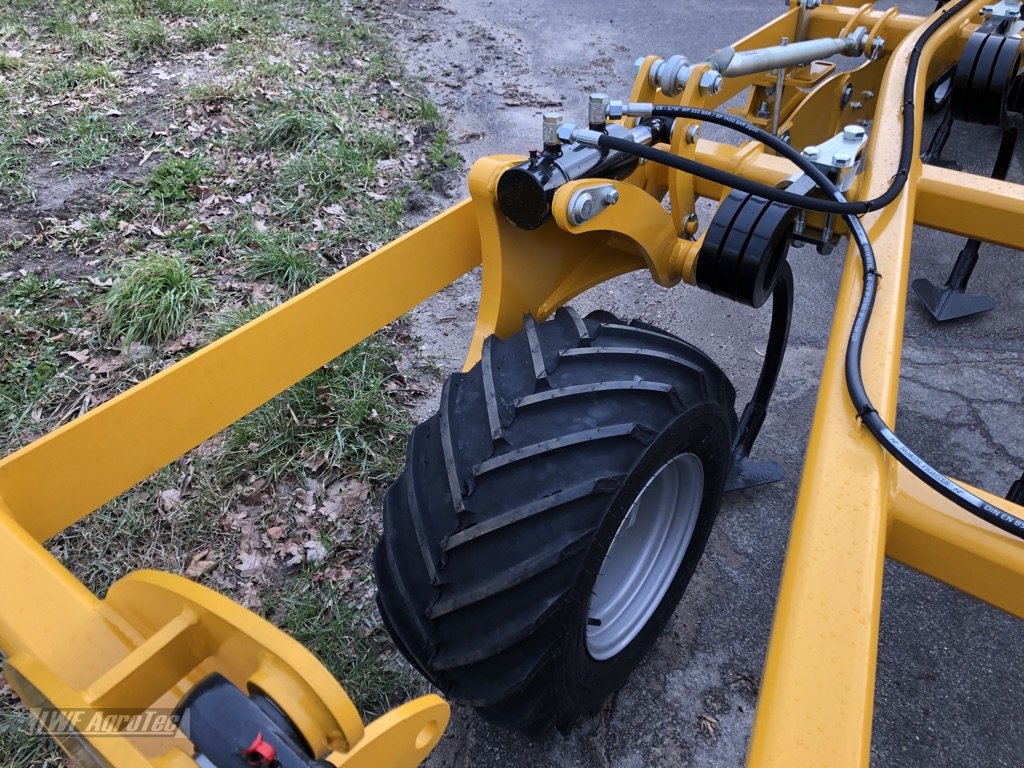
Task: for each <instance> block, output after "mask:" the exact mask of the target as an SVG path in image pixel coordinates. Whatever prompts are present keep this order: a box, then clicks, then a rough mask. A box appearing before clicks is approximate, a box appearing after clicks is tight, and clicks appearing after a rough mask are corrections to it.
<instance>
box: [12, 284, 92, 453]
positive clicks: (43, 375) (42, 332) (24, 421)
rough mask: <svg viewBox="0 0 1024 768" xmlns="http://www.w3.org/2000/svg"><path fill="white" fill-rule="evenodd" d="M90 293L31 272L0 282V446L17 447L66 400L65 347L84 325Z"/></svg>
mask: <svg viewBox="0 0 1024 768" xmlns="http://www.w3.org/2000/svg"><path fill="white" fill-rule="evenodd" d="M88 301H89V296H88V294H87V293H86V291H85V289H84V288H82V287H75V286H72V285H69V284H68V283H66V282H65V281H63V280H60V279H55V278H47V277H41V276H39V275H35V274H29V275H26V276H24V277H21V278H19V279H18V280H13V281H11V282H9V283H6V284H3V283H0V316H2V317H3V323H2V324H0V445H4V446H14V445H17V444H18V443H19V442H20V439H19V438H20V436H21V434H22V433H23V432H24V431H25V430H26V429H29V428H31V427H32V426H34V425H36V424H40V425H41V426H44V427H45V426H49V424H48V422H47V420H46V419H45V418H44V416H43V414H45V413H47V412H50V411H52V410H54V409H57V408H59V406H60V404H61V403H62V402H64V401H65V400H66V398H65V397H64V393H63V392H62V391H61V390H62V388H66V387H69V385H71V384H73V382H70V381H68V380H67V379H66V378H64V376H63V369H64V367H65V366H64V364H63V361H62V356H61V352H62V351H63V348H62V346H60V345H59V344H58V343H55V342H52V341H49V340H50V339H54V338H60V337H67V335H68V334H69V332H70V331H71V330H73V329H77V328H79V327H80V325H81V323H82V316H83V315H84V313H85V309H84V306H85V305H86V304H87V303H88ZM64 360H67V358H64Z"/></svg>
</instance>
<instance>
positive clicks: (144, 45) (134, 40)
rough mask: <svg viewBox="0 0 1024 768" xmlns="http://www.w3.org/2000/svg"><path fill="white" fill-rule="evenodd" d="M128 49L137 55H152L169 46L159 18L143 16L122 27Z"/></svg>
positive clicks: (164, 50)
mask: <svg viewBox="0 0 1024 768" xmlns="http://www.w3.org/2000/svg"><path fill="white" fill-rule="evenodd" d="M124 35H125V42H126V44H127V46H128V50H129V51H131V52H132V53H134V54H136V55H137V56H154V55H156V54H158V53H164V52H166V51H168V50H170V48H171V40H170V37H168V35H167V30H166V29H164V25H163V24H162V23H160V20H159V19H153V18H144V19H138V20H136V21H133V22H130V23H129V24H127V25H125V27H124Z"/></svg>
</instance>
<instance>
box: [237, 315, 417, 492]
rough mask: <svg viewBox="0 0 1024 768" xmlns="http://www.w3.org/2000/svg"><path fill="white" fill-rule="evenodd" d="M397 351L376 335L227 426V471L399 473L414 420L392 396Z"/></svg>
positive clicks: (277, 475) (281, 474)
mask: <svg viewBox="0 0 1024 768" xmlns="http://www.w3.org/2000/svg"><path fill="white" fill-rule="evenodd" d="M397 357H398V354H397V351H396V350H395V348H394V346H393V345H392V344H391V343H390V342H389V341H388V339H387V337H386V336H383V335H381V334H377V335H376V336H371V337H370V338H369V339H366V340H365V341H363V342H361V343H360V344H357V345H356V346H355V347H353V348H352V349H351V350H349V351H348V352H346V353H345V354H343V355H341V356H340V357H337V358H335V359H334V360H332V361H331V362H330V363H328V364H327V365H325V366H323V367H322V368H319V369H317V370H316V371H314V372H313V373H312V374H311V375H310V376H308V377H306V378H305V379H303V380H302V381H300V382H299V383H298V384H296V385H295V386H293V387H292V388H291V389H289V390H288V391H287V392H285V393H284V394H282V395H279V396H278V397H276V398H275V399H273V400H271V401H270V402H269V403H267V404H266V405H264V406H262V407H261V408H259V409H257V410H256V411H254V412H253V413H251V414H249V415H248V416H246V417H245V418H243V419H242V420H241V421H238V422H236V423H235V424H233V425H232V426H231V427H229V428H228V430H227V433H226V440H225V444H224V460H223V461H224V463H223V465H222V471H224V472H226V473H227V475H228V476H230V477H237V476H239V475H241V474H242V473H244V472H246V471H251V470H252V469H253V468H254V467H259V468H260V470H261V471H262V473H264V475H265V476H270V477H274V478H280V477H284V476H285V475H288V474H290V473H303V472H305V471H308V468H309V467H318V468H319V467H324V466H329V467H351V468H357V469H358V470H359V472H360V473H361V475H363V476H366V477H369V478H372V479H378V480H379V479H384V478H389V477H392V476H393V475H394V474H397V472H398V471H399V469H400V467H401V457H402V454H403V453H404V450H405V435H406V434H407V433H408V431H409V417H408V415H407V414H406V412H405V411H404V409H402V408H401V406H400V405H399V404H398V403H397V402H396V400H395V398H394V397H392V396H390V392H389V390H390V387H389V383H390V382H391V381H392V380H393V379H394V377H395V373H396V371H395V363H396V361H397Z"/></svg>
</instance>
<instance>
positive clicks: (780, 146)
mask: <svg viewBox="0 0 1024 768" xmlns="http://www.w3.org/2000/svg"><path fill="white" fill-rule="evenodd" d="M969 2H970V0H960V2H957V3H956V4H955V5H953V6H952V7H951V8H948V9H946V10H945V11H943V12H942V14H941V15H940V16H939V17H938V18H937V19H936V20H935V21H933V22H932V23H931V24H930V25H929V26H928V28H927V29H926V30H925V32H924V33H923V34H922V36H921V38H920V39H919V40H918V42H917V44H916V45H915V46H914V49H913V50H912V52H911V55H910V60H909V62H908V69H907V79H906V81H905V83H904V105H903V110H904V111H903V141H902V147H901V152H900V162H899V168H898V170H897V172H896V175H895V176H894V178H893V181H892V183H891V184H890V186H889V188H888V189H887V190H886V191H885V192H883V193H882V194H881V195H879V196H878V197H876V198H873V199H871V200H867V201H863V202H860V203H851V202H849V201H847V200H846V198H845V197H844V195H843V193H842V192H841V191H840V190H839V188H838V187H836V185H835V184H834V183H833V182H832V181H831V179H829V178H828V176H826V175H825V174H824V173H823V172H822V171H821V170H820V169H819V168H818V167H817V166H816V165H814V163H812V162H811V161H810V160H809V159H808V158H806V157H804V156H803V155H801V154H800V153H799V152H798V151H797V150H795V149H794V148H793V147H791V146H789V145H788V144H786V143H785V142H784V141H782V140H781V139H779V138H777V137H776V136H774V135H772V134H771V133H768V132H767V131H764V130H762V129H760V128H758V127H757V126H754V125H751V124H750V123H747V122H746V121H743V120H740V119H739V118H736V117H733V116H732V115H725V114H722V113H719V112H712V111H710V110H705V109H698V108H695V107H675V106H657V107H654V108H653V109H652V111H651V115H652V116H653V117H684V118H689V119H697V120H703V121H705V122H710V123H715V124H717V125H721V126H724V127H727V128H731V129H733V130H736V131H738V132H740V133H742V134H744V135H746V136H749V137H750V138H752V139H755V140H757V141H760V142H762V143H764V144H765V145H766V146H768V147H771V148H772V149H774V150H775V151H776V152H778V153H779V154H780V155H783V156H785V157H787V158H789V159H790V160H791V161H792V162H793V163H794V164H795V165H796V166H797V167H798V168H799V169H800V170H801V171H803V172H804V173H806V174H807V175H808V176H809V177H810V178H811V179H812V180H813V181H814V182H815V184H817V185H818V187H819V188H820V189H821V190H822V191H823V192H824V193H826V194H827V195H829V196H830V197H831V198H832V199H831V200H819V199H816V198H812V197H807V196H805V195H796V194H791V193H786V192H785V190H780V189H776V188H775V187H769V186H767V185H764V184H759V183H757V182H753V181H750V180H748V179H744V178H743V177H740V176H736V175H735V174H731V173H727V172H725V171H721V170H719V169H717V168H711V167H709V166H705V165H703V164H701V163H697V162H696V161H693V160H689V159H688V158H682V157H678V156H676V155H673V154H671V153H669V152H664V151H662V150H658V149H655V148H652V147H647V146H640V145H635V144H633V143H632V142H629V141H622V140H619V139H615V138H613V137H609V136H607V135H602V136H601V137H600V138H599V139H598V142H597V143H598V146H602V147H607V148H608V149H613V150H618V151H622V152H631V153H633V154H635V155H636V156H637V157H641V158H646V159H647V160H650V161H653V162H658V163H662V164H664V165H667V166H669V167H671V168H675V169H676V170H680V171H683V172H684V173H690V174H693V175H696V176H700V177H702V178H705V179H708V180H710V181H714V182H716V183H719V184H723V185H726V186H730V187H733V188H735V189H739V190H742V191H744V192H749V193H751V194H755V195H760V196H762V197H764V198H766V199H769V200H774V201H777V202H780V203H783V204H786V205H791V206H794V207H799V208H804V209H806V210H814V211H822V212H824V213H839V214H842V216H843V219H844V220H845V221H846V224H847V226H848V228H849V231H850V237H851V239H852V240H853V241H854V243H855V244H856V246H857V250H858V251H859V252H860V256H861V264H862V267H863V287H862V291H861V299H860V303H859V305H858V307H857V312H856V314H855V315H854V320H853V326H852V327H851V329H850V336H849V340H848V341H847V346H846V360H845V375H846V388H847V390H848V392H849V395H850V400H851V401H852V402H853V405H854V408H855V409H856V412H857V415H858V417H859V418H860V419H861V422H862V423H863V424H864V426H865V427H867V429H868V430H869V431H870V432H871V434H872V435H873V436H874V437H875V439H876V440H877V441H878V442H879V444H880V445H881V446H882V447H883V448H884V449H885V450H886V451H888V452H889V453H890V454H891V455H892V456H893V457H894V458H895V459H896V460H897V461H899V462H900V463H901V464H902V465H903V466H904V467H906V468H907V469H908V470H909V471H910V472H911V473H912V474H914V475H915V476H916V477H918V478H920V479H921V480H922V481H923V482H924V483H925V484H926V485H928V486H929V487H930V488H932V489H933V490H935V491H937V492H938V493H939V494H941V495H942V496H943V497H945V498H947V499H949V500H950V501H952V502H953V503H955V504H956V505H958V506H959V507H961V508H962V509H964V510H966V511H967V512H970V513H971V514H973V515H975V516H977V517H979V518H981V519H982V520H985V521H986V522H988V523H990V524H992V525H994V526H996V527H997V528H1000V529H1001V530H1003V531H1006V532H1007V533H1010V534H1012V535H1013V536H1016V537H1018V538H1021V539H1024V520H1022V519H1021V518H1019V517H1017V516H1015V515H1012V514H1010V513H1009V512H1007V511H1006V510H1003V509H1000V508H999V507H996V506H994V505H992V504H989V503H988V502H987V501H985V500H984V499H982V498H980V497H979V496H977V495H976V494H974V493H971V492H970V491H968V490H967V489H966V488H964V487H963V486H961V485H959V484H958V483H957V482H955V481H954V480H952V479H950V478H948V477H946V476H945V475H943V474H942V473H941V472H939V471H938V470H937V469H935V468H934V467H932V466H931V465H930V464H928V463H927V462H926V461H925V460H924V459H922V458H921V457H920V456H918V455H917V454H916V453H914V451H912V450H911V449H910V448H909V447H908V446H907V445H906V443H904V442H903V441H902V440H900V439H899V437H897V436H896V434H895V433H894V432H893V431H892V430H891V429H890V428H889V426H888V425H887V424H886V423H885V420H884V419H883V418H882V417H881V416H880V415H879V413H878V411H877V410H876V409H875V407H874V405H872V403H871V399H870V397H869V396H868V394H867V391H866V389H865V386H864V378H863V375H862V372H861V356H862V352H863V349H864V338H865V335H866V332H867V327H868V323H869V322H870V319H871V312H872V309H873V308H874V303H875V296H876V294H877V291H878V281H879V279H880V277H881V276H880V275H879V273H878V270H877V263H876V261H875V254H874V250H873V249H872V247H871V242H870V240H869V239H868V235H867V232H866V231H865V230H864V225H863V224H862V223H861V221H860V219H859V218H857V216H856V215H855V214H858V213H866V212H868V211H871V210H876V209H878V208H882V207H885V206H886V205H889V204H890V203H891V202H893V201H894V200H895V199H896V198H897V197H898V196H899V194H900V192H901V191H902V190H903V187H904V185H905V184H906V181H907V177H908V175H909V171H910V164H911V162H912V161H913V158H914V155H915V153H916V148H915V142H914V131H913V130H912V129H911V130H907V126H908V125H909V126H913V125H914V120H915V118H914V108H915V107H914V90H915V88H916V79H917V69H918V61H919V59H920V56H921V51H922V49H923V45H924V44H925V43H926V42H927V41H928V39H929V38H930V37H931V36H932V35H933V34H935V32H936V31H937V30H938V29H939V28H940V27H941V26H942V25H943V24H944V23H945V21H946V20H947V19H948V18H949V17H950V16H951V15H953V14H954V13H956V12H957V11H959V10H961V9H962V8H963V7H965V6H966V5H967V4H968V3H969Z"/></svg>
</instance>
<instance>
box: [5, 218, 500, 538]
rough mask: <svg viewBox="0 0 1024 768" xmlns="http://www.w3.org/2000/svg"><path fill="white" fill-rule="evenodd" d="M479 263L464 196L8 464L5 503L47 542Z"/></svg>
mask: <svg viewBox="0 0 1024 768" xmlns="http://www.w3.org/2000/svg"><path fill="white" fill-rule="evenodd" d="M479 263H480V243H479V238H478V236H477V230H476V224H475V219H474V215H473V211H472V208H471V206H470V203H469V202H468V201H467V202H463V203H461V204H459V205H457V206H455V207H454V208H452V209H450V210H449V211H447V212H445V213H444V214H442V215H441V216H438V217H437V218H435V219H433V220H431V221H430V222H428V223H427V224H425V225H423V226H422V227H419V228H418V229H415V230H413V231H412V232H410V233H408V234H406V235H404V236H403V237H401V238H399V239H398V240H396V241H395V242H393V243H391V244H390V245H387V246H385V247H384V248H382V249H380V250H379V251H377V252H376V253H374V254H373V255H371V256H367V257H366V258H364V259H362V260H360V261H358V262H356V263H355V264H353V265H352V266H351V267H349V268H347V269H345V270H343V271H341V272H339V273H338V274H336V275H334V276H333V277H331V278H328V279H327V280H324V281H323V282H322V283H320V284H319V285H317V286H314V287H313V288H310V289H309V290H308V291H306V292H305V293H303V294H301V295H299V296H296V297H295V298H294V299H292V300H291V301H288V302H286V303H284V304H282V305H281V306H279V307H276V308H275V309H272V310H270V311H269V312H267V313H266V314H265V315H263V316H261V317H259V318H258V319H256V320H254V321H253V322H251V323H249V324H247V325H245V326H243V327H242V328H239V329H238V330H236V331H234V332H233V333H231V334H229V335H227V336H225V337H224V338H223V339H220V340H219V341H216V342H214V343H213V344H211V345H209V346H208V347H205V348H203V349H202V350H200V351H198V352H196V353H195V354H193V355H191V356H189V357H188V358H186V359H185V360H183V361H181V362H180V363H177V364H176V365H173V366H171V367H170V368H168V369H166V370H165V371H162V372H161V373H159V374H157V375H156V376H153V377H152V378H150V379H147V380H146V381H144V382H142V383H141V384H139V385H138V386H137V387H134V388H133V389H132V390H130V391H129V392H126V393H124V394H123V395H121V396H120V397H117V398H114V399H113V400H111V401H110V402H108V403H104V404H103V405H101V406H99V407H98V408H96V409H95V410H93V411H90V412H89V413H87V414H86V415H85V416H83V417H82V418H80V419H78V420H76V421H74V422H73V423H71V424H68V425H67V426H65V427H62V428H60V429H57V430H55V431H54V432H52V433H50V434H49V435H46V436H45V437H42V438H40V439H39V440H37V441H36V442H34V443H32V444H31V445H29V446H27V447H25V448H23V449H22V450H20V451H18V452H17V453H15V454H13V455H11V456H8V457H7V458H6V459H4V460H3V461H0V500H3V502H4V503H5V504H6V506H7V508H8V509H9V510H10V513H11V515H12V516H13V517H14V519H15V520H17V521H18V523H20V524H21V525H23V526H24V527H25V528H26V529H27V530H28V531H29V532H30V533H31V534H32V535H33V536H35V537H36V538H37V539H39V540H40V541H42V540H44V539H47V538H49V537H50V536H52V535H53V534H55V533H57V532H58V531H60V530H63V529H64V528H65V527H67V526H68V525H70V524H71V523H73V522H75V521H76V520H79V519H81V517H82V516H84V515H86V514H88V513H89V512H91V511H92V510H94V509H96V508H97V507H99V506H100V505H101V504H103V503H105V502H107V501H109V500H110V499H112V498H114V497H115V496H116V495H117V494H119V493H121V492H122V491H124V490H126V489H128V488H130V487H131V486H133V485H135V484H136V483H138V482H140V481H141V480H144V479H145V478H146V477H148V476H149V475H151V474H152V473H153V472H155V471H156V470H157V469H159V468H160V467H162V466H164V465H165V464H167V463H168V462H169V461H172V460H173V459H176V458H177V457H178V456H180V455H181V454H183V453H184V452H185V451H188V450H190V449H192V448H194V447H195V446H197V445H199V444H200V443H201V442H203V441H204V440H206V439H207V438H208V437H210V436H211V435H213V434H216V433H217V432H218V431H220V430H221V429H223V428H224V427H226V426H227V425H229V424H231V423H232V422H234V421H236V420H238V419H239V418H241V417H242V416H244V415H245V414H246V413H248V412H249V411H251V410H253V409H254V408H256V407H258V406H259V405H262V404H263V403H265V402H266V401H267V400H269V399H270V398H271V397H273V396H274V395H277V394H278V393H280V392H282V391H283V390H285V389H287V388H288V387H289V386H291V385H292V384H294V383H295V382H296V381H298V380H299V379H301V378H302V377H304V376H306V375H307V374H309V373H311V372H312V371H314V370H316V368H318V367H319V366H321V365H323V364H325V363H327V362H328V361H330V360H332V359H333V358H335V357H337V356H338V355H340V354H341V353H342V352H344V351H345V350H346V349H348V348H349V347H351V346H352V345H354V344H356V343H358V342H359V341H360V340H362V339H364V338H366V337H367V336H369V335H370V334H371V333H373V332H374V331H376V330H377V329H379V328H382V327H383V326H385V325H387V324H388V323H390V322H391V321H392V320H395V319H396V318H397V317H399V316H400V315H401V314H402V313H404V312H406V311H408V310H409V309H410V308H411V307H414V306H416V305H417V304H419V303H420V302H421V301H423V300H424V299H425V298H427V297H428V296H431V295H432V294H434V293H436V292H437V291H439V290H440V289H441V288H443V287H444V286H446V285H448V284H449V283H451V282H453V281H454V280H455V279H457V278H458V277H460V276H461V275H463V274H464V273H466V272H468V271H469V270H470V269H472V268H473V267H475V266H476V265H477V264H479ZM267 360H273V361H274V364H273V365H268V364H267V362H266V361H267Z"/></svg>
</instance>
